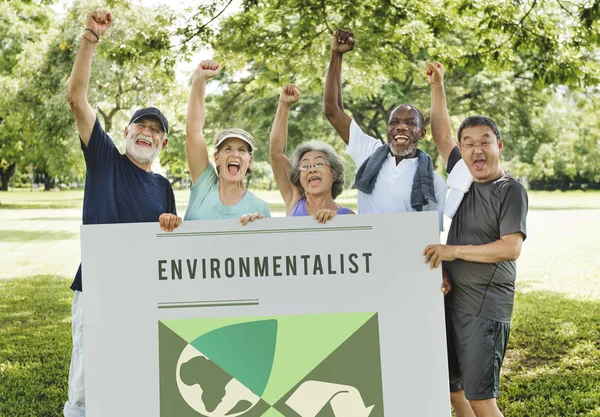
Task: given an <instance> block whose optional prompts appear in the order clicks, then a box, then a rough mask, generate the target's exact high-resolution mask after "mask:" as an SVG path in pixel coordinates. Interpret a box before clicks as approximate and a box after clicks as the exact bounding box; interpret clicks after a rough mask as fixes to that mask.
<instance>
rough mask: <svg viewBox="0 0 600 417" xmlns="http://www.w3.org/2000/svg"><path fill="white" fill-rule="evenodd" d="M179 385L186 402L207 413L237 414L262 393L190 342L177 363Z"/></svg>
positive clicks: (212, 416) (212, 415)
mask: <svg viewBox="0 0 600 417" xmlns="http://www.w3.org/2000/svg"><path fill="white" fill-rule="evenodd" d="M177 387H178V388H179V392H180V394H181V396H182V397H183V399H184V400H185V402H186V403H187V404H188V405H189V406H190V407H191V408H192V409H194V410H195V411H196V412H198V413H199V414H201V415H203V416H206V417H236V416H240V415H242V414H244V413H246V412H247V411H249V410H250V409H251V408H252V407H254V406H255V405H256V404H257V403H258V401H259V400H260V397H259V396H257V395H256V394H254V393H253V392H252V391H250V390H249V389H248V388H247V387H245V386H244V385H243V384H241V383H240V382H239V381H238V380H236V379H235V378H233V377H232V376H231V375H229V374H228V373H226V372H225V371H223V370H222V369H221V368H220V367H219V366H218V365H216V364H215V363H214V362H213V361H211V360H210V359H209V358H207V357H206V356H205V355H204V354H203V353H202V352H200V351H198V350H197V349H196V348H195V347H194V346H192V345H191V344H188V345H187V346H186V347H185V348H184V350H183V351H182V353H181V355H180V357H179V360H178V363H177Z"/></svg>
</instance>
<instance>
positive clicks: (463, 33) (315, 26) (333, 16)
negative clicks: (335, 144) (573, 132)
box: [181, 0, 600, 176]
mask: <svg viewBox="0 0 600 417" xmlns="http://www.w3.org/2000/svg"><path fill="white" fill-rule="evenodd" d="M208 3H209V4H210V6H209V5H207V3H206V2H205V3H204V4H203V9H202V10H199V14H198V15H197V16H196V19H195V20H192V21H191V22H190V24H189V26H188V27H186V28H183V29H181V30H182V31H183V32H186V31H187V33H194V34H195V38H194V37H190V42H193V41H194V39H196V40H202V42H206V41H209V42H210V44H211V46H212V48H213V50H214V52H215V57H216V58H217V59H220V60H221V61H223V62H224V64H225V67H226V70H227V71H228V72H229V74H230V79H229V80H226V79H225V80H223V82H224V88H225V89H227V88H229V87H231V88H232V89H234V90H236V89H239V86H238V84H239V80H237V79H236V78H235V77H233V75H234V74H240V73H242V74H245V73H250V74H251V79H250V80H248V82H246V83H244V85H243V89H244V90H243V91H242V92H239V91H238V93H236V94H235V97H236V99H237V102H238V103H239V105H240V106H242V107H243V106H245V103H253V101H254V100H257V99H259V98H260V97H265V96H267V95H268V94H270V93H269V92H271V91H273V90H274V89H275V88H276V87H279V86H281V85H282V84H285V83H288V82H295V83H298V84H300V85H301V86H302V87H303V89H304V92H305V94H306V93H307V94H308V95H309V96H314V97H318V96H319V95H321V94H322V90H323V82H324V78H325V73H326V67H327V63H328V60H329V54H330V52H329V45H330V36H331V34H332V33H333V31H334V30H335V29H336V28H344V29H348V30H352V31H353V32H354V33H355V37H356V39H357V44H356V48H355V51H353V52H351V53H348V54H346V56H345V59H344V61H345V66H344V70H343V71H344V73H343V80H344V105H345V107H346V109H347V110H348V111H349V112H350V113H351V115H352V117H353V118H354V119H355V120H356V121H357V123H358V124H359V125H360V126H361V127H362V128H363V129H364V130H365V131H367V132H368V133H369V134H371V135H372V136H374V137H377V138H380V139H383V138H384V136H385V124H386V121H387V117H388V115H389V112H390V110H391V109H392V108H393V107H395V105H397V104H400V103H402V102H409V103H412V104H414V105H416V106H417V107H419V108H420V109H421V110H422V111H423V113H424V114H425V116H426V118H427V114H428V108H429V87H428V85H427V81H426V78H425V76H424V69H425V65H426V63H427V62H428V61H431V60H439V61H441V62H443V63H444V64H445V65H446V68H447V75H446V88H447V93H448V103H449V107H450V111H451V113H452V114H453V115H454V121H455V122H456V123H457V122H459V121H460V120H462V118H464V117H465V116H466V115H468V114H471V113H483V114H487V115H490V116H491V117H493V118H494V119H496V120H497V121H498V123H499V125H500V127H501V131H502V132H503V136H504V137H505V139H506V144H507V147H506V152H505V158H507V159H509V160H511V161H512V160H514V162H515V163H513V164H512V166H514V167H516V166H518V164H517V163H516V162H517V161H520V162H521V163H522V164H524V165H532V164H534V159H535V157H536V155H538V158H539V157H540V156H539V154H538V150H539V147H540V146H542V145H544V144H547V143H550V142H551V141H550V140H549V139H548V137H547V136H545V135H544V134H543V131H542V130H541V126H542V125H541V124H540V123H539V120H543V119H545V118H547V117H548V111H550V109H551V107H550V106H549V103H551V102H553V103H555V105H556V104H557V103H556V101H557V100H560V97H561V94H563V93H564V91H565V89H566V90H568V91H570V92H572V93H573V94H579V93H582V92H586V91H588V89H589V87H590V86H594V85H597V84H598V82H599V81H600V65H599V64H600V62H599V58H600V54H599V49H598V42H599V41H600V37H599V36H598V33H599V31H598V29H599V24H598V20H599V19H598V17H599V6H598V4H599V2H598V1H594V2H584V1H579V2H564V1H559V0H546V1H542V0H528V1H518V0H514V1H505V0H486V1H484V0H480V1H478V0H425V1H422V0H405V1H402V2H392V1H389V0H377V1H372V2H347V1H343V0H328V1H326V2H325V1H324V2H313V1H308V0H301V1H298V0H244V1H242V5H241V10H239V12H237V13H234V14H232V15H230V16H229V17H227V18H225V19H223V20H222V21H221V23H220V26H219V29H218V30H214V29H210V30H209V29H204V30H203V28H207V26H206V24H205V23H206V22H209V21H210V20H211V19H212V17H211V16H210V13H209V12H208V11H209V10H211V7H212V10H221V9H220V8H221V7H222V6H223V5H224V4H225V3H226V2H223V1H213V2H208ZM191 27H193V28H195V32H192V31H191V30H190V28H191ZM227 94H229V93H226V94H225V95H227ZM586 94H592V95H594V94H596V93H595V92H588V93H586ZM257 97H258V98H257ZM312 105H314V107H315V109H314V111H312V112H307V113H306V114H307V115H308V114H310V115H311V116H310V117H313V116H314V119H308V120H306V121H304V123H303V124H304V125H309V124H316V125H321V120H322V119H323V118H322V116H319V115H318V108H319V107H320V103H319V101H318V100H317V101H316V102H314V103H312ZM220 110H221V111H220V112H219V114H221V115H222V114H228V113H230V112H231V111H232V110H231V107H229V106H228V107H222V108H220ZM573 110H574V111H576V112H578V114H583V113H584V112H585V111H586V109H584V108H583V107H578V108H574V109H573ZM233 111H234V112H236V111H237V110H233ZM249 111H251V110H250V108H249V107H246V108H244V110H243V112H244V113H246V114H247V113H248V112H249ZM272 114H273V113H271V117H272ZM582 118H585V117H583V116H582ZM238 120H239V121H240V122H241V121H242V120H245V118H244V117H242V119H241V120H240V119H238ZM317 120H318V121H317ZM535 129H537V130H535ZM331 132H332V129H331V128H330V127H329V126H327V125H326V124H325V125H324V126H323V129H322V130H320V131H319V132H318V133H317V134H318V135H319V136H321V137H325V138H328V137H331V136H332V135H331ZM290 136H292V135H290ZM597 144H598V138H597V136H595V137H592V138H591V139H590V140H589V141H588V143H587V145H588V146H590V147H591V148H594V147H597V146H598V145H597ZM424 147H425V149H426V150H427V151H428V152H431V153H432V154H433V156H435V155H436V152H435V148H434V147H433V146H432V144H431V143H430V142H429V143H424ZM580 151H582V148H581V146H579V147H577V149H576V150H575V152H580ZM587 151H588V152H589V151H590V149H587ZM578 156H580V155H579V154H573V157H578ZM565 169H566V168H565ZM532 172H533V171H529V172H527V173H528V174H529V173H532ZM586 172H589V171H586ZM520 173H522V174H525V172H524V171H523V170H521V171H520ZM577 175H579V176H581V175H587V174H584V171H578V174H577Z"/></svg>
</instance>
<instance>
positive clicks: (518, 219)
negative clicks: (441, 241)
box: [444, 147, 528, 323]
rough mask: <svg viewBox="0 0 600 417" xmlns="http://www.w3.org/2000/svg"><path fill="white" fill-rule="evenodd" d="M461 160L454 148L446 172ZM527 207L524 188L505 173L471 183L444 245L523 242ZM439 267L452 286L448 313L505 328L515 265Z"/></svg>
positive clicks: (462, 262) (450, 264) (459, 261)
mask: <svg viewBox="0 0 600 417" xmlns="http://www.w3.org/2000/svg"><path fill="white" fill-rule="evenodd" d="M460 159H461V156H460V151H459V148H458V147H455V148H454V149H453V150H452V152H451V154H450V157H449V158H448V172H451V171H452V168H454V166H455V165H456V163H457V162H458V161H459V160H460ZM527 206H528V200H527V192H526V191H525V187H523V185H521V184H520V183H519V182H518V181H517V180H515V179H514V178H513V177H511V176H510V175H508V174H506V173H504V174H502V176H500V177H499V178H496V179H495V180H492V181H488V182H483V183H481V182H473V184H472V185H471V188H470V189H469V191H468V192H467V193H465V196H464V197H463V200H462V202H461V203H460V206H459V207H458V209H457V211H456V214H455V215H454V218H453V219H452V224H451V225H450V230H449V231H448V239H447V242H446V243H447V244H448V245H485V244H487V243H492V242H495V241H497V240H499V239H500V238H501V237H502V236H505V235H508V234H512V233H519V232H520V233H522V234H523V237H524V238H525V237H526V235H527V232H526V218H527ZM444 266H445V267H446V270H447V271H448V274H449V275H450V279H451V282H452V291H451V292H450V293H449V294H448V296H447V297H446V304H447V306H448V307H450V308H453V309H455V310H458V311H462V312H464V313H467V314H472V315H475V316H481V317H485V318H487V319H491V320H496V321H500V322H505V323H508V322H510V319H511V316H512V309H513V302H514V294H515V280H516V277H517V270H516V262H515V261H502V262H498V263H480V262H469V261H465V260H462V259H457V260H454V261H452V262H444Z"/></svg>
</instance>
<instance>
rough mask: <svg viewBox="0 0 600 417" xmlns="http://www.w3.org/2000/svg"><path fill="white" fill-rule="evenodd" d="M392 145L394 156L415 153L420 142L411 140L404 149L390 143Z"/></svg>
mask: <svg viewBox="0 0 600 417" xmlns="http://www.w3.org/2000/svg"><path fill="white" fill-rule="evenodd" d="M389 146H390V151H391V152H392V155H394V156H408V155H410V154H411V153H413V152H414V151H416V150H417V148H418V147H419V142H411V143H409V144H408V147H407V148H406V149H405V150H403V151H397V150H396V148H394V145H392V144H391V143H390V144H389Z"/></svg>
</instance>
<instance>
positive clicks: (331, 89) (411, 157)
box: [323, 29, 451, 294]
mask: <svg viewBox="0 0 600 417" xmlns="http://www.w3.org/2000/svg"><path fill="white" fill-rule="evenodd" d="M354 45H355V38H354V34H353V33H352V32H347V31H343V30H339V29H338V30H336V31H335V33H334V34H333V36H332V38H331V60H330V62H329V68H328V70H327V78H326V80H325V91H324V93H323V113H324V114H325V116H326V117H327V119H328V120H329V122H330V123H331V124H332V125H333V127H334V128H335V130H336V131H337V133H338V135H339V136H340V137H341V138H342V140H343V141H344V143H345V144H346V145H347V147H346V152H347V153H348V154H349V155H350V156H351V157H352V159H353V160H354V162H355V163H356V166H357V167H359V166H361V165H363V164H364V163H365V161H366V160H367V159H368V158H370V157H371V156H372V155H373V154H374V153H375V152H377V151H378V149H379V148H380V147H382V146H386V145H384V144H383V143H381V141H379V140H377V139H375V138H372V137H370V136H368V135H366V134H365V133H364V132H363V131H362V130H361V129H360V127H359V126H358V125H357V124H356V122H354V120H352V118H350V116H348V115H347V114H346V113H345V112H344V105H343V102H342V58H343V55H344V54H345V53H347V52H350V51H352V50H353V49H354ZM423 123H424V121H423V115H422V114H421V112H420V111H419V110H418V109H417V108H416V107H414V106H412V105H410V104H401V105H399V106H397V107H396V108H395V109H394V110H392V112H391V114H390V117H389V121H388V125H387V140H388V145H387V146H386V147H387V148H388V149H389V152H388V154H387V157H385V160H384V161H383V163H382V165H381V167H380V168H379V172H378V175H377V178H376V181H375V185H374V187H373V189H372V192H371V193H369V194H367V193H364V192H362V191H360V190H359V192H358V213H359V214H361V213H389V212H407V211H415V209H414V208H413V205H412V204H411V197H412V195H411V192H412V189H413V182H414V178H415V172H416V171H417V168H418V159H419V158H417V148H418V145H419V141H420V140H421V139H422V138H423V137H424V136H425V133H426V131H425V128H424V126H423ZM433 183H434V189H435V200H436V201H435V202H433V201H428V204H425V205H424V206H423V207H422V210H423V211H437V212H438V217H439V228H440V230H442V228H443V210H444V201H445V198H446V189H447V187H446V183H445V182H444V180H443V179H442V178H441V177H440V176H439V175H438V174H437V173H436V172H433ZM450 289H451V286H450V283H449V281H448V280H447V278H446V276H444V280H443V283H442V288H441V290H442V292H443V293H444V294H447V293H448V292H449V291H450Z"/></svg>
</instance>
